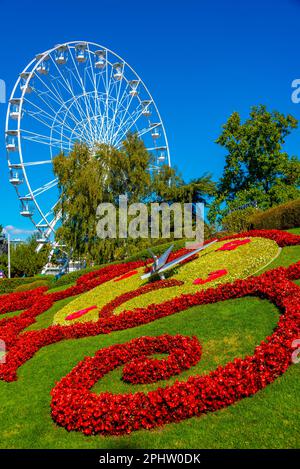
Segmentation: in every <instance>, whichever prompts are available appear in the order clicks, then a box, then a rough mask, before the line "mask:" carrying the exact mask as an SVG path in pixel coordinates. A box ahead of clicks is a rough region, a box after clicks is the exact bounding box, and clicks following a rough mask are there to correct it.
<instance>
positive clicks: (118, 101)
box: [109, 63, 128, 143]
mask: <svg viewBox="0 0 300 469" xmlns="http://www.w3.org/2000/svg"><path fill="white" fill-rule="evenodd" d="M124 70H125V64H124V63H123V64H122V77H121V79H120V80H119V83H118V85H117V98H116V106H115V109H114V113H113V118H112V120H111V122H110V130H109V141H110V143H112V138H113V135H114V126H115V121H116V115H117V113H118V109H119V106H120V94H121V89H122V85H123V84H124V80H125V79H124ZM127 87H128V82H126V85H125V89H124V91H123V94H122V97H123V96H124V94H125V93H126V89H127ZM121 99H122V98H121Z"/></svg>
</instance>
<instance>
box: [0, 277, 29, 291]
mask: <svg viewBox="0 0 300 469" xmlns="http://www.w3.org/2000/svg"><path fill="white" fill-rule="evenodd" d="M35 280H36V279H35V278H34V277H18V278H3V279H0V295H3V294H4V293H12V292H13V291H14V290H15V288H17V287H19V286H20V285H25V284H29V283H32V282H34V281H35Z"/></svg>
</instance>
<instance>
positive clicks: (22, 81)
mask: <svg viewBox="0 0 300 469" xmlns="http://www.w3.org/2000/svg"><path fill="white" fill-rule="evenodd" d="M129 132H132V133H136V134H137V135H138V136H139V138H141V139H142V140H143V141H144V143H145V146H146V148H147V150H148V151H149V152H150V153H151V154H152V158H151V159H152V161H153V163H152V167H151V170H152V171H159V169H160V167H161V166H162V165H165V164H167V165H169V166H170V165H171V162H170V152H169V146H168V140H167V136H166V132H165V128H164V125H163V122H162V119H161V116H160V114H159V111H158V108H157V106H156V104H155V102H154V99H153V98H152V96H151V94H150V92H149V91H148V89H147V87H146V85H145V84H144V82H143V81H142V79H141V78H140V77H139V75H138V74H137V73H136V72H135V71H134V69H133V68H132V67H131V66H130V65H129V64H128V63H127V62H126V61H125V60H124V59H122V58H121V57H120V56H119V55H117V54H116V53H115V52H113V51H111V50H109V49H107V48H106V47H103V46H100V45H98V44H95V43H92V42H82V41H73V42H68V43H65V44H60V45H57V46H55V47H54V48H53V49H50V50H47V51H45V52H43V53H41V54H38V55H37V56H36V57H35V58H34V59H33V60H32V61H31V62H30V63H29V64H28V65H27V67H26V68H25V69H24V71H23V72H22V73H21V74H20V76H19V78H18V80H17V82H16V83H15V86H14V88H13V91H12V94H11V97H10V100H9V104H8V109H7V115H6V127H5V134H6V150H7V160H8V167H9V173H10V177H9V181H10V183H11V184H12V185H13V186H14V187H15V189H16V192H17V196H18V198H19V201H20V214H21V215H22V216H23V217H26V218H28V219H30V220H31V221H32V222H33V224H34V225H35V226H36V229H37V231H38V233H39V236H38V242H39V246H40V247H41V246H42V244H43V243H45V242H48V240H49V239H51V238H53V235H54V234H55V230H56V227H57V225H58V224H59V220H60V218H61V215H60V213H57V211H55V207H56V205H57V203H58V198H59V194H58V189H57V184H58V181H57V179H56V178H55V176H54V173H53V167H52V160H53V158H54V157H55V156H57V155H58V154H59V153H60V152H64V154H65V155H67V154H68V153H69V152H70V151H71V150H72V148H73V146H74V144H75V143H76V142H81V143H86V144H87V145H88V146H89V148H91V149H92V148H93V147H94V145H95V144H97V143H105V144H109V145H112V146H114V147H116V148H120V147H121V146H122V142H123V141H124V140H125V138H126V136H127V134H128V133H129Z"/></svg>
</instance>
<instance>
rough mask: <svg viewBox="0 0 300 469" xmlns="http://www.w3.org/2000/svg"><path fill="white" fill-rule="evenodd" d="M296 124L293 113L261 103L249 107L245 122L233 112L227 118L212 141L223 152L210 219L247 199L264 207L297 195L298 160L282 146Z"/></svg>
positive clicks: (299, 179) (298, 181)
mask: <svg viewBox="0 0 300 469" xmlns="http://www.w3.org/2000/svg"><path fill="white" fill-rule="evenodd" d="M297 126H298V122H297V120H296V119H295V118H294V117H293V116H291V115H289V114H288V115H286V116H285V115H284V114H281V113H279V112H277V111H273V112H269V111H267V108H266V106H263V105H260V106H254V107H252V108H251V111H250V116H249V118H248V119H246V120H245V122H242V120H241V117H240V115H239V113H237V112H234V113H233V114H232V115H231V116H230V117H229V119H228V121H227V122H226V124H225V125H224V126H223V130H222V133H221V135H220V136H219V138H218V139H217V140H216V143H217V144H219V145H221V146H222V147H224V148H225V149H226V152H227V154H226V156H225V167H224V171H223V175H222V177H221V179H220V181H219V183H218V185H217V197H216V200H215V201H214V203H213V204H212V207H211V211H210V214H209V217H210V219H211V220H214V219H216V218H217V216H218V215H224V214H226V213H227V211H228V209H229V208H230V209H232V208H236V207H238V206H240V205H243V204H245V203H249V202H251V201H256V202H257V204H258V206H259V207H260V208H262V209H267V208H269V207H272V206H274V205H277V204H280V203H283V202H286V201H288V200H291V199H295V198H298V197H299V196H300V190H299V186H300V161H299V159H298V158H297V157H295V156H293V157H291V158H290V157H289V155H288V154H287V152H285V151H284V148H283V147H284V144H285V142H286V138H287V137H288V135H289V134H290V133H291V132H292V130H293V129H296V128H297Z"/></svg>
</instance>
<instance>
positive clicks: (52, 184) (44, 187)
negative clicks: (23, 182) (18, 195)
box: [26, 179, 58, 197]
mask: <svg viewBox="0 0 300 469" xmlns="http://www.w3.org/2000/svg"><path fill="white" fill-rule="evenodd" d="M57 185H58V180H57V179H53V180H52V181H49V182H47V183H46V184H43V185H42V186H40V187H38V188H37V189H35V190H33V191H31V193H30V194H27V195H26V197H29V196H30V195H33V196H34V197H38V196H39V195H41V194H43V193H44V192H47V191H49V190H50V189H53V188H54V187H56V186H57Z"/></svg>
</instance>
